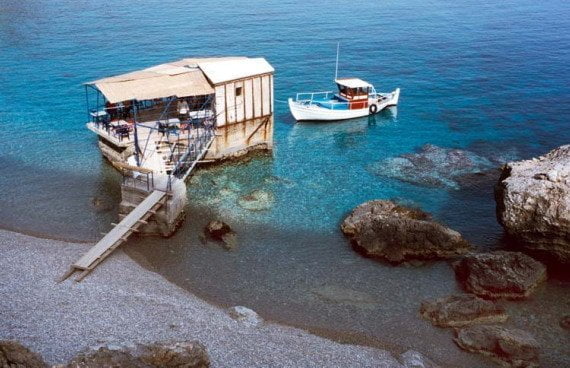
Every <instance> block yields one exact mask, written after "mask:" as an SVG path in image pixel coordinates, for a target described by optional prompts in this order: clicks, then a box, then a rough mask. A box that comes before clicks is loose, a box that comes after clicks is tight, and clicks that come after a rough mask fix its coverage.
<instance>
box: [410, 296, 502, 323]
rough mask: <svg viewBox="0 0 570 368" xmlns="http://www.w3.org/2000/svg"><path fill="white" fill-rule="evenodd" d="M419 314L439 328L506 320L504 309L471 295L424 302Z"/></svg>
mask: <svg viewBox="0 0 570 368" xmlns="http://www.w3.org/2000/svg"><path fill="white" fill-rule="evenodd" d="M420 314H421V315H422V317H424V318H425V319H427V320H429V321H431V322H432V323H433V324H434V325H436V326H440V327H463V326H469V325H473V324H478V323H498V322H504V321H506V320H507V318H508V316H507V314H506V313H505V309H504V308H503V307H501V306H499V305H497V304H496V303H494V302H492V301H489V300H484V299H481V298H478V297H477V296H475V295H473V294H458V295H451V296H448V297H446V298H440V299H436V300H428V301H424V302H423V303H422V305H421V308H420Z"/></svg>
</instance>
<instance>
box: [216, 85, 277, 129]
mask: <svg viewBox="0 0 570 368" xmlns="http://www.w3.org/2000/svg"><path fill="white" fill-rule="evenodd" d="M240 90H241V94H240V95H238V94H237V93H236V92H239V91H240ZM271 114H273V75H270V74H266V75H261V76H255V77H252V78H248V79H244V80H239V81H233V82H229V83H226V84H221V85H219V86H216V115H217V126H218V127H222V126H224V125H230V124H234V123H241V122H243V121H245V120H251V119H255V118H260V117H264V116H269V115H271Z"/></svg>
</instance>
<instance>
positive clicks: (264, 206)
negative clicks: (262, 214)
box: [238, 189, 275, 211]
mask: <svg viewBox="0 0 570 368" xmlns="http://www.w3.org/2000/svg"><path fill="white" fill-rule="evenodd" d="M273 202H275V197H274V196H273V193H271V192H266V191H264V190H259V189H257V190H254V191H253V192H251V193H249V194H247V195H244V196H241V197H240V198H239V199H238V204H239V206H240V207H241V208H244V209H246V210H249V211H265V210H268V209H270V208H271V207H273Z"/></svg>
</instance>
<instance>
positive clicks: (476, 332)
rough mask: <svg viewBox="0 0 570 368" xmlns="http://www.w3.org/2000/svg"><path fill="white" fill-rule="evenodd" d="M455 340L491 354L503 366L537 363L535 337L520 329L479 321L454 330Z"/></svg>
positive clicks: (517, 367)
mask: <svg viewBox="0 0 570 368" xmlns="http://www.w3.org/2000/svg"><path fill="white" fill-rule="evenodd" d="M454 340H455V342H456V343H457V345H458V346H459V347H460V348H462V349H464V350H467V351H469V352H472V353H479V354H483V355H486V356H489V357H491V358H493V359H494V360H495V361H497V362H498V363H499V364H501V365H502V366H505V367H513V368H531V367H538V366H539V364H538V359H539V351H540V347H539V345H538V343H537V341H536V340H535V339H534V337H533V336H532V335H531V334H530V333H528V332H526V331H523V330H519V329H508V328H505V327H500V326H491V325H478V326H471V327H466V328H462V329H460V330H457V331H456V336H455V339H454Z"/></svg>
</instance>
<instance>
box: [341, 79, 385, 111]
mask: <svg viewBox="0 0 570 368" xmlns="http://www.w3.org/2000/svg"><path fill="white" fill-rule="evenodd" d="M335 82H336V84H337V86H338V94H337V97H338V99H339V100H340V101H345V102H348V103H349V109H350V110H354V109H365V108H367V107H368V98H369V96H370V94H371V93H375V90H374V87H373V86H372V85H371V84H370V83H368V82H366V81H363V80H362V79H359V78H342V79H337V80H335Z"/></svg>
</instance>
